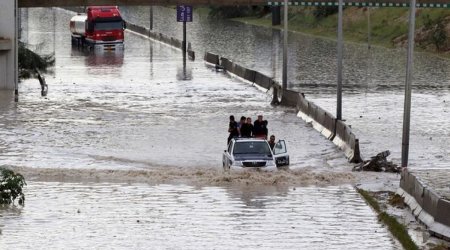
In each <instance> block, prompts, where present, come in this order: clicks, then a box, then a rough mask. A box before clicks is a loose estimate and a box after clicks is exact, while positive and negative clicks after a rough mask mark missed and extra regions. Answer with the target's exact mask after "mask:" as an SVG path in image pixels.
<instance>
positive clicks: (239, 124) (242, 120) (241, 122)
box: [238, 116, 247, 137]
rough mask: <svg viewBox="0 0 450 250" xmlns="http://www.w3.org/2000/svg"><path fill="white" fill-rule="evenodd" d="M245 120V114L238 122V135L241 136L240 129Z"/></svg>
mask: <svg viewBox="0 0 450 250" xmlns="http://www.w3.org/2000/svg"><path fill="white" fill-rule="evenodd" d="M246 122H247V118H245V116H241V120H240V121H239V123H238V130H239V136H240V137H243V136H242V133H241V130H242V126H243V125H244V124H245V123H246Z"/></svg>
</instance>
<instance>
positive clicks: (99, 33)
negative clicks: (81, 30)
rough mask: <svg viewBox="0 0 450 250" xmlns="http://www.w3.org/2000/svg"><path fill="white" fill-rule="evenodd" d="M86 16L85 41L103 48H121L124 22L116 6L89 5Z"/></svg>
mask: <svg viewBox="0 0 450 250" xmlns="http://www.w3.org/2000/svg"><path fill="white" fill-rule="evenodd" d="M86 16H87V18H86V24H85V25H86V27H85V30H86V38H85V39H86V42H88V43H90V44H92V45H95V46H102V47H103V48H104V49H109V48H113V47H116V48H117V46H119V47H120V45H121V47H122V48H123V41H124V28H125V24H124V21H123V19H122V16H121V15H120V12H119V8H118V7H117V6H90V7H87V9H86Z"/></svg>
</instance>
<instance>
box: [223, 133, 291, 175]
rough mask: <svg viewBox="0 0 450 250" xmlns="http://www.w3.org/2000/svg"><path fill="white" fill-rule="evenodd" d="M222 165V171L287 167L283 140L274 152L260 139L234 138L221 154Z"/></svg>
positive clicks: (287, 158)
mask: <svg viewBox="0 0 450 250" xmlns="http://www.w3.org/2000/svg"><path fill="white" fill-rule="evenodd" d="M222 165H223V168H224V170H229V169H231V168H237V169H245V168H260V169H273V170H274V169H276V168H277V167H281V166H286V165H289V155H288V154H287V150H286V143H285V142H284V140H280V141H278V143H277V144H276V145H275V147H274V150H273V151H272V150H271V149H270V146H269V143H268V142H267V141H266V140H264V139H260V138H234V139H232V140H231V141H230V143H229V144H228V149H227V150H225V151H224V152H223V156H222Z"/></svg>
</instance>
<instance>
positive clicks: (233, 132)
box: [227, 115, 239, 144]
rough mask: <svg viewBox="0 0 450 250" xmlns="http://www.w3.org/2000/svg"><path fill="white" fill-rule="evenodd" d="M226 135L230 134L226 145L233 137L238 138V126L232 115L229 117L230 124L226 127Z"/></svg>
mask: <svg viewBox="0 0 450 250" xmlns="http://www.w3.org/2000/svg"><path fill="white" fill-rule="evenodd" d="M228 133H230V135H229V136H228V141H227V144H229V143H230V141H231V139H233V138H234V137H238V136H239V131H238V124H237V122H236V121H235V120H234V116H233V115H230V123H229V125H228Z"/></svg>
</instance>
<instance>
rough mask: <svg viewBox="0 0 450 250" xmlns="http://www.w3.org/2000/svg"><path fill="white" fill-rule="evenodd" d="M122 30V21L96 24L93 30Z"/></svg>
mask: <svg viewBox="0 0 450 250" xmlns="http://www.w3.org/2000/svg"><path fill="white" fill-rule="evenodd" d="M122 28H123V22H122V21H119V22H118V21H115V22H96V23H95V28H94V29H95V30H120V29H122Z"/></svg>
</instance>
